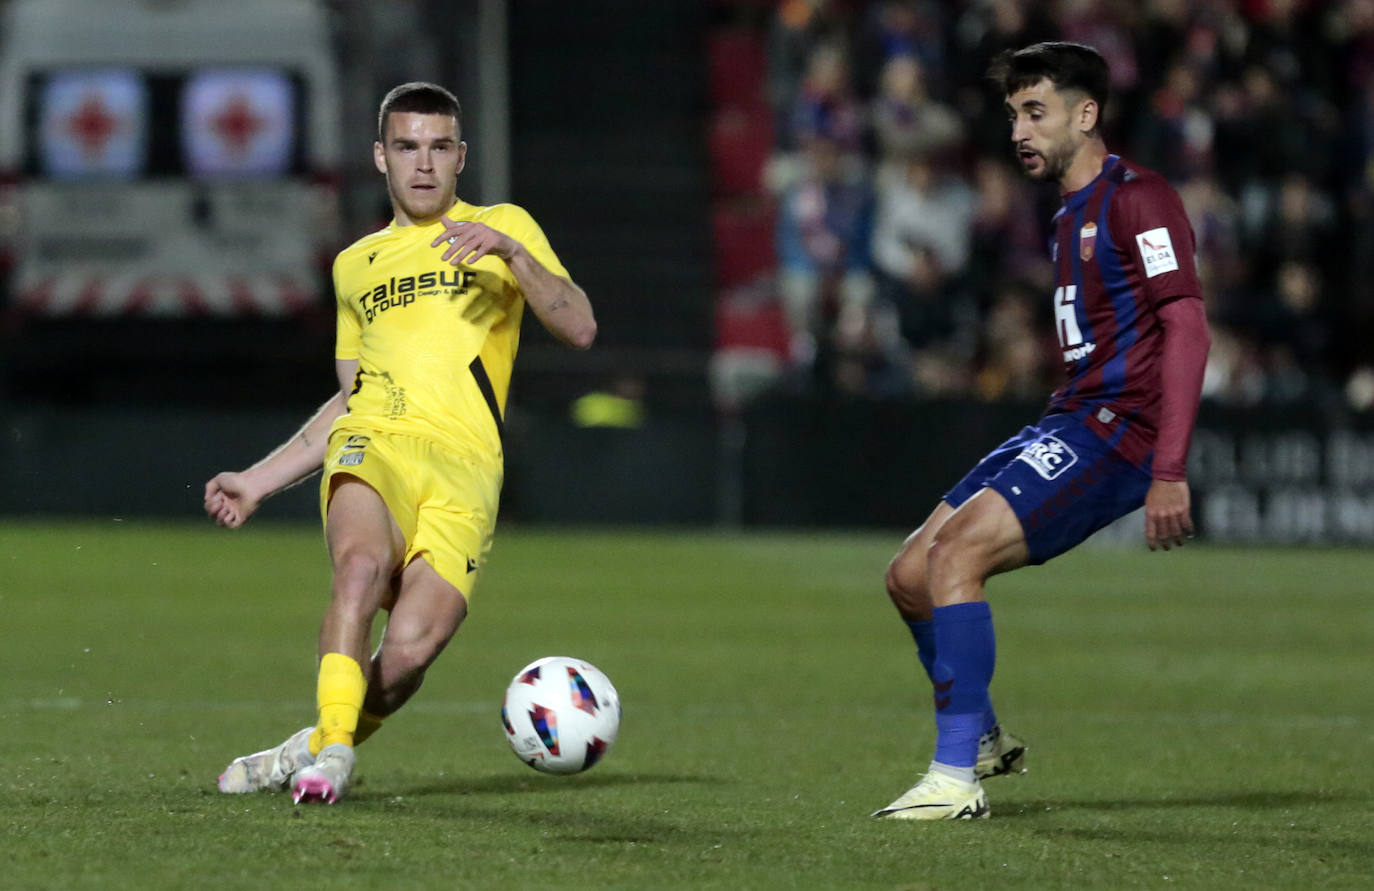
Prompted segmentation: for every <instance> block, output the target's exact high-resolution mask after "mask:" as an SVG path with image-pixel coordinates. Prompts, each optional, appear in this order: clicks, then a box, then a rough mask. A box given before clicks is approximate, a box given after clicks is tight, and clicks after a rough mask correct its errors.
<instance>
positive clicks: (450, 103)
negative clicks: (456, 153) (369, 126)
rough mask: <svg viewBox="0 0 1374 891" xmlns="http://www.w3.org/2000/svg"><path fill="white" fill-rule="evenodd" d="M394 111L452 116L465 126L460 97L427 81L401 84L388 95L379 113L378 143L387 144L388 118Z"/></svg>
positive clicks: (383, 100)
mask: <svg viewBox="0 0 1374 891" xmlns="http://www.w3.org/2000/svg"><path fill="white" fill-rule="evenodd" d="M393 111H401V112H411V113H412V114H446V115H452V116H453V119H454V120H455V121H456V122H457V123H458V125H459V126H460V127H461V126H462V125H463V107H462V106H461V105H459V104H458V97H457V96H455V95H453V94H452V93H450V92H449V91H448V90H446V89H444V88H443V87H441V86H439V85H438V84H432V83H429V82H427V81H422V80H414V81H411V82H410V83H405V84H401V85H400V86H398V87H393V88H392V90H391V92H389V93H387V94H386V96H385V97H384V98H383V99H382V106H381V108H380V109H378V111H377V141H378V142H386V118H387V115H389V114H391V113H392V112H393Z"/></svg>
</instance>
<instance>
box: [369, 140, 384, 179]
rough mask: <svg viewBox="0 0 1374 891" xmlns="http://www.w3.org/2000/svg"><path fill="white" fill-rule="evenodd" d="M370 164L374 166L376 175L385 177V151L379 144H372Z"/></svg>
mask: <svg viewBox="0 0 1374 891" xmlns="http://www.w3.org/2000/svg"><path fill="white" fill-rule="evenodd" d="M372 163H373V164H374V165H376V167H377V172H378V173H380V174H381V175H382V176H386V149H385V148H383V147H382V144H381V143H380V142H374V143H372Z"/></svg>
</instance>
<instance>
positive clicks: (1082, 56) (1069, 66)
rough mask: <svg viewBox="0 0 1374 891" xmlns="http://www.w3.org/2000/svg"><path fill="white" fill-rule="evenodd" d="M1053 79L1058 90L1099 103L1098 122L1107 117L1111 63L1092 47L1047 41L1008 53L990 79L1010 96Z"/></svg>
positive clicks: (996, 64) (999, 59) (996, 62)
mask: <svg viewBox="0 0 1374 891" xmlns="http://www.w3.org/2000/svg"><path fill="white" fill-rule="evenodd" d="M1045 78H1049V80H1050V82H1051V83H1053V84H1054V88H1055V89H1056V90H1060V91H1064V90H1076V91H1078V92H1081V93H1086V94H1087V95H1088V96H1089V97H1090V98H1091V99H1092V100H1093V101H1094V102H1096V103H1097V119H1098V120H1099V121H1100V120H1102V119H1103V116H1104V115H1105V113H1106V109H1107V97H1108V95H1109V93H1110V92H1111V74H1110V72H1109V71H1108V70H1107V60H1106V59H1104V58H1102V54H1101V53H1099V52H1098V51H1097V50H1095V49H1093V48H1092V47H1090V46H1085V45H1083V44H1081V43H1068V42H1063V41H1047V42H1045V43H1034V44H1031V45H1030V46H1027V47H1022V48H1021V49H1018V50H1004V51H1003V52H1001V53H999V54H998V55H997V58H995V59H993V60H992V65H991V66H990V67H989V68H988V79H989V80H991V81H992V82H993V83H994V84H996V85H997V86H998V87H999V88H1001V90H1002V95H1003V96H1010V95H1011V94H1012V93H1015V92H1016V91H1018V90H1024V89H1025V88H1026V87H1032V86H1035V85H1036V84H1038V83H1040V81H1042V80H1044V79H1045Z"/></svg>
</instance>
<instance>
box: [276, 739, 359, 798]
mask: <svg viewBox="0 0 1374 891" xmlns="http://www.w3.org/2000/svg"><path fill="white" fill-rule="evenodd" d="M353 761H354V755H353V747H352V746H350V745H345V744H344V743H334V744H333V745H332V746H325V747H324V748H323V749H320V753H319V754H318V755H316V756H315V763H314V764H311V765H310V766H308V767H303V768H301V769H300V770H299V771H297V772H296V776H295V779H293V780H292V781H291V798H292V800H293V801H295V802H296V804H301V803H302V802H313V801H318V802H322V803H324V804H334V803H335V802H337V801H338V800H339V799H340V798H343V797H344V793H345V792H347V791H348V781H349V779H350V778H351V777H352V776H353Z"/></svg>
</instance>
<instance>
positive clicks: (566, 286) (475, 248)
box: [431, 216, 596, 350]
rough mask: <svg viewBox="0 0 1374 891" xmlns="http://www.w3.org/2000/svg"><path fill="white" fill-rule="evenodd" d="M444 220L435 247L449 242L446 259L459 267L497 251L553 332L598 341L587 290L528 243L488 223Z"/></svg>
mask: <svg viewBox="0 0 1374 891" xmlns="http://www.w3.org/2000/svg"><path fill="white" fill-rule="evenodd" d="M440 220H442V221H443V224H444V231H443V233H442V234H440V235H439V236H438V237H437V238H435V239H434V241H433V242H431V246H432V247H438V246H439V245H441V244H443V243H444V242H445V241H447V242H448V247H446V248H445V249H444V253H443V259H445V260H447V261H448V262H449V263H451V264H452V265H454V266H458V265H460V264H463V263H475V262H476V261H478V260H480V259H481V258H482V257H485V256H486V255H487V254H495V255H496V256H498V257H500V258H501V259H502V260H505V261H506V265H508V266H509V267H510V270H511V272H512V273H513V274H514V275H515V280H516V281H517V282H519V283H520V290H521V291H522V292H524V294H525V302H526V303H528V304H529V307H530V309H531V310H533V312H534V315H535V317H536V318H538V319H539V321H540V322H541V323H542V324H543V326H544V327H545V328H547V329H548V331H549V333H550V334H552V335H553V336H554V337H557V338H558V339H559V340H561V341H563V342H564V343H566V344H567V345H568V346H571V347H576V348H577V349H579V350H585V349H587V348H588V347H590V346H591V345H592V341H593V340H595V339H596V317H595V316H594V315H593V314H592V303H591V301H590V300H588V299H587V292H585V291H583V290H582V289H581V288H579V287H578V286H577V285H576V284H574V283H573V282H572V281H570V280H569V279H566V278H563V277H562V276H561V275H554V274H553V273H552V272H549V270H548V269H546V268H544V264H542V263H540V262H539V261H538V260H536V259H535V258H534V255H532V254H531V253H530V252H529V251H528V250H526V249H525V246H524V245H523V244H521V243H520V242H518V241H516V240H515V239H513V238H511V237H510V236H509V235H506V234H505V233H503V232H498V231H497V230H495V229H493V228H491V227H490V226H488V225H486V224H485V223H477V222H459V221H455V220H451V219H449V218H448V217H447V216H443V217H440Z"/></svg>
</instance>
